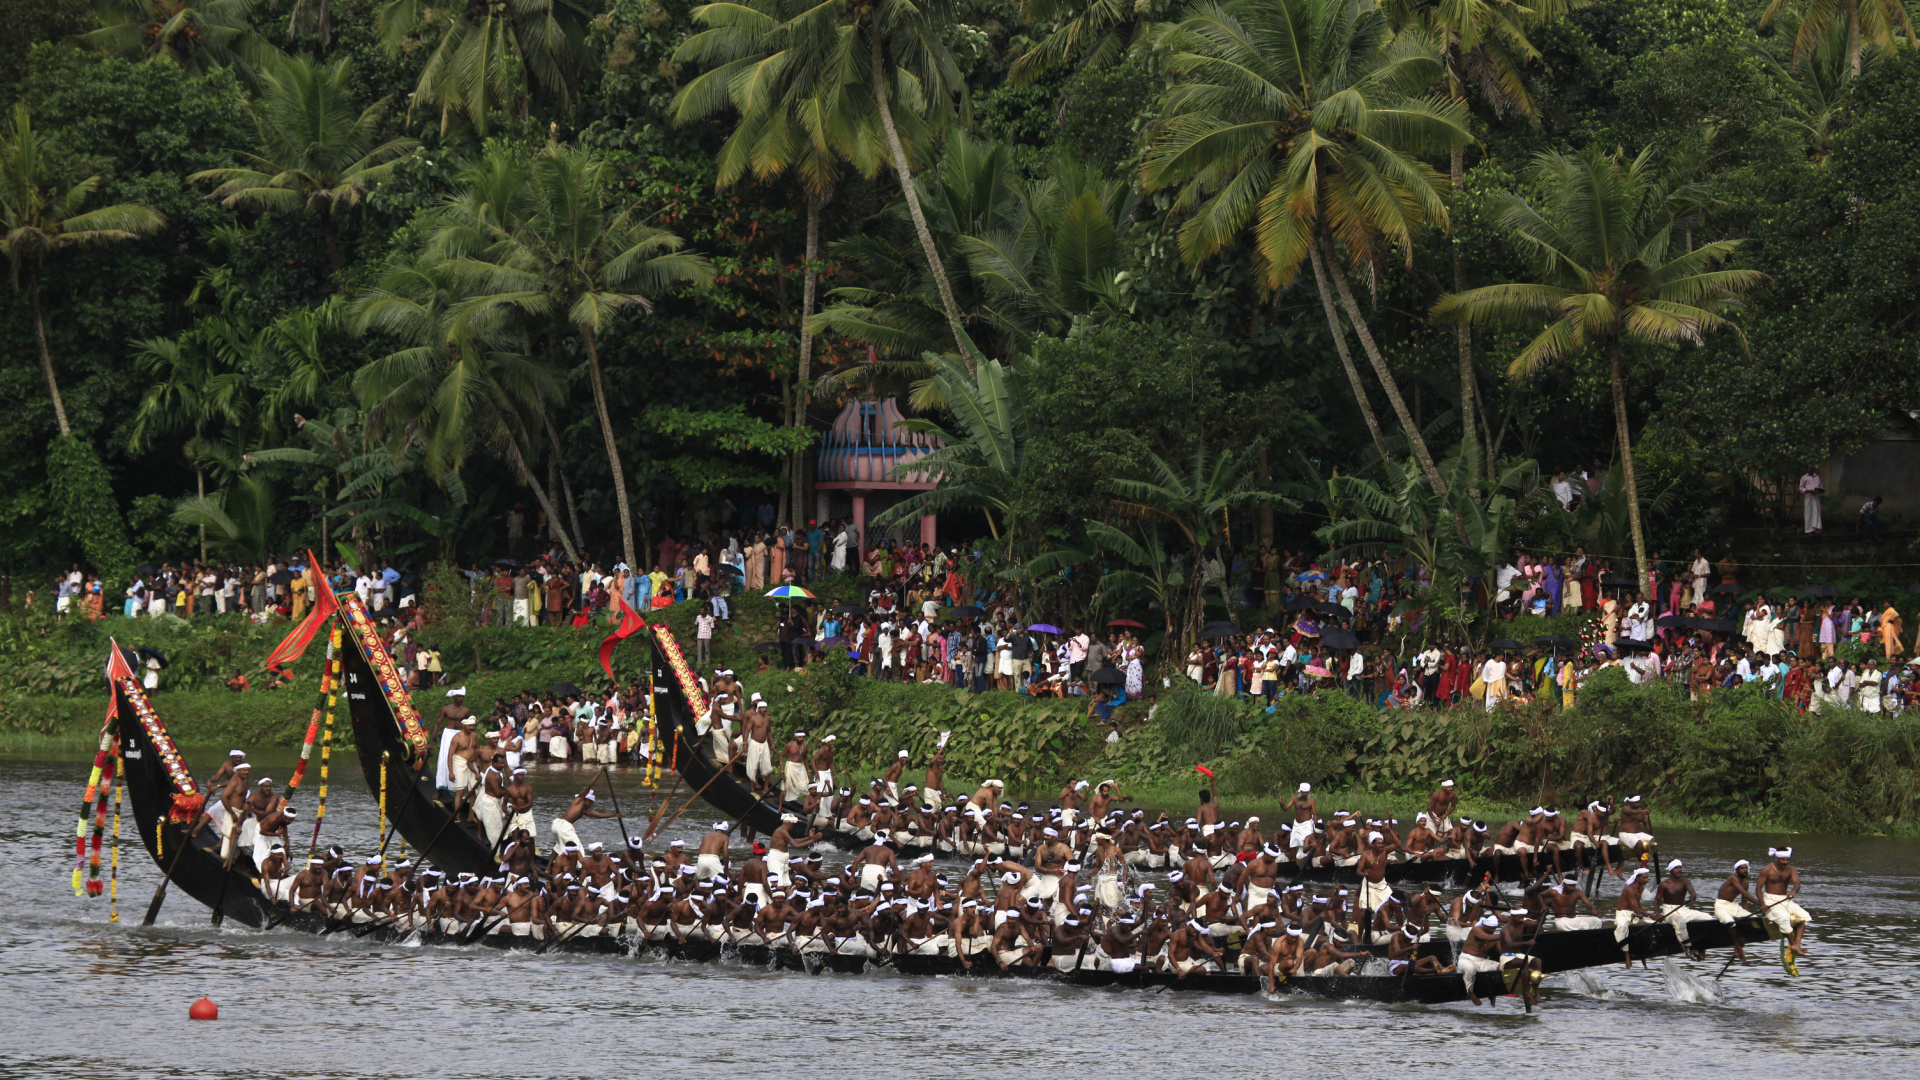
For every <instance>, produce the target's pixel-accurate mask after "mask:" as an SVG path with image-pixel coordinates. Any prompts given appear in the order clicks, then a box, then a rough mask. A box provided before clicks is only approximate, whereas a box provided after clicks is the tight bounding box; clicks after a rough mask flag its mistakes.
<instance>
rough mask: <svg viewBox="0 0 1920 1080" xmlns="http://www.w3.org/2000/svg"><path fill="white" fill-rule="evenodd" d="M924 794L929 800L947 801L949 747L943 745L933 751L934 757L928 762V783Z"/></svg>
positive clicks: (937, 802)
mask: <svg viewBox="0 0 1920 1080" xmlns="http://www.w3.org/2000/svg"><path fill="white" fill-rule="evenodd" d="M924 794H925V795H926V797H927V801H928V802H931V803H934V804H936V805H937V804H940V803H944V802H946V801H947V748H946V747H944V746H942V747H941V748H939V749H938V750H935V751H934V752H933V759H932V760H931V761H928V762H927V783H926V791H925V792H924Z"/></svg>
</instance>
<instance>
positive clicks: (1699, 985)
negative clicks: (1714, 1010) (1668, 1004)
mask: <svg viewBox="0 0 1920 1080" xmlns="http://www.w3.org/2000/svg"><path fill="white" fill-rule="evenodd" d="M1663 971H1664V973H1665V976H1666V983H1667V996H1668V997H1669V998H1672V999H1673V1000H1675V1001H1678V1002H1683V1003H1685V1004H1689V1005H1703V1004H1709V1003H1717V1002H1718V1001H1719V1000H1720V995H1719V993H1717V992H1716V991H1715V990H1714V988H1713V980H1712V979H1703V978H1701V977H1700V976H1698V975H1695V974H1694V973H1692V972H1691V971H1688V970H1686V969H1685V968H1683V967H1681V966H1680V964H1679V963H1678V962H1676V961H1675V960H1674V958H1673V957H1668V958H1667V960H1666V963H1665V964H1664V965H1663Z"/></svg>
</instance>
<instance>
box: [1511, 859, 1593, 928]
mask: <svg viewBox="0 0 1920 1080" xmlns="http://www.w3.org/2000/svg"><path fill="white" fill-rule="evenodd" d="M1532 903H1533V901H1532V900H1529V901H1528V904H1529V905H1531V904H1532ZM1539 903H1540V904H1541V906H1542V907H1543V908H1544V909H1545V911H1544V914H1546V915H1551V916H1552V917H1553V929H1555V930H1598V929H1600V927H1601V925H1602V924H1601V920H1600V910H1599V909H1598V908H1596V907H1594V906H1593V901H1592V900H1591V899H1589V898H1588V896H1587V894H1586V893H1584V892H1582V891H1581V890H1580V875H1579V874H1577V873H1576V874H1567V875H1564V876H1562V877H1561V878H1560V879H1559V880H1557V881H1555V882H1554V884H1553V886H1552V887H1551V888H1547V889H1542V890H1541V891H1540V894H1539ZM1582 904H1585V905H1586V906H1587V912H1588V914H1585V915H1582V914H1580V905H1582Z"/></svg>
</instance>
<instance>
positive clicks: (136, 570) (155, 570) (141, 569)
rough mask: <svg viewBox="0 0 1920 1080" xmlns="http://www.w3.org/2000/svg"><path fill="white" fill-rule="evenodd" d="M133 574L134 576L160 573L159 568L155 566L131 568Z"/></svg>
mask: <svg viewBox="0 0 1920 1080" xmlns="http://www.w3.org/2000/svg"><path fill="white" fill-rule="evenodd" d="M133 572H134V573H136V574H157V573H159V572H160V568H159V567H157V566H136V567H134V568H133Z"/></svg>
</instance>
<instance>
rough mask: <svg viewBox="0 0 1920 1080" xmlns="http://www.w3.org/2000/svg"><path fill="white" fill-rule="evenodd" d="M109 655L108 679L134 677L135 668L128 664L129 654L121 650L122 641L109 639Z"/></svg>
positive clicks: (110, 680) (109, 680)
mask: <svg viewBox="0 0 1920 1080" xmlns="http://www.w3.org/2000/svg"><path fill="white" fill-rule="evenodd" d="M107 646H108V651H109V655H108V657H107V681H108V682H112V681H113V680H115V679H131V678H133V668H131V667H129V666H127V654H126V653H123V652H121V651H120V643H119V642H118V641H115V640H114V639H112V638H108V639H107Z"/></svg>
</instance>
